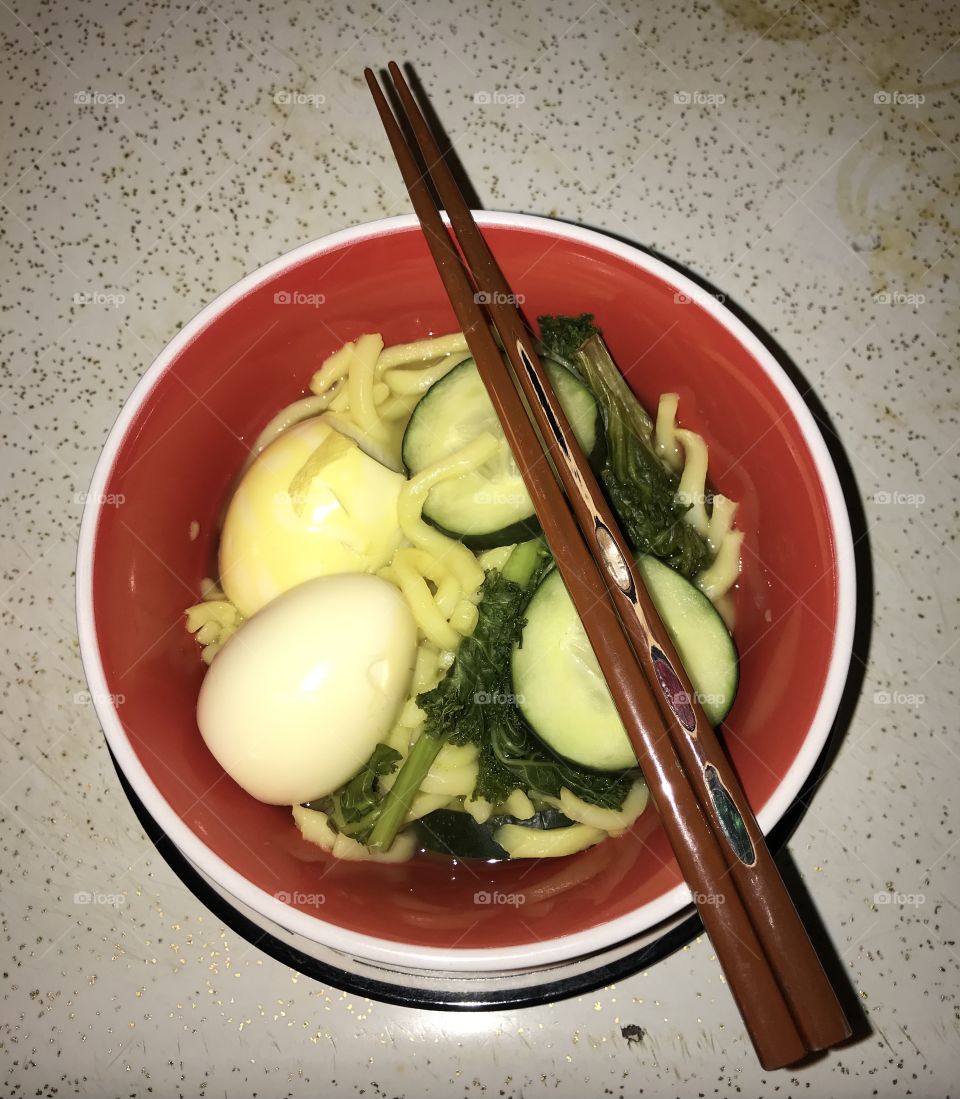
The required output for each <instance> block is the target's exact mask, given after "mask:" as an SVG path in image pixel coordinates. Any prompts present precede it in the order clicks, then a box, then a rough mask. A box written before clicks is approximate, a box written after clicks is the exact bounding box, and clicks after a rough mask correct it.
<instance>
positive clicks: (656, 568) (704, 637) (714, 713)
mask: <svg viewBox="0 0 960 1099" xmlns="http://www.w3.org/2000/svg"><path fill="white" fill-rule="evenodd" d="M637 566H638V568H639V569H640V574H641V575H642V576H643V582H644V583H645V584H646V586H647V591H648V592H649V593H650V598H651V599H652V600H653V605H654V606H655V607H656V608H657V613H658V614H659V615H660V617H661V619H662V620H663V624H664V626H665V627H666V630H667V633H668V634H669V635H670V640H671V641H672V642H673V645H674V648H675V649H676V650H677V654H678V655H679V657H680V661H681V663H682V664H683V666H684V668H685V669H686V672H687V675H688V676H689V677H690V684H691V686H692V687H693V689H694V691H695V692H696V694H697V701H698V702H699V703H700V705H701V706H702V707H703V712H704V713H705V714H706V715H707V720H708V721H709V722H710V724H711V725H719V724H720V722H721V721H723V719H724V718H725V717H726V716H727V714H728V713H729V712H730V707H731V706H732V705H733V700H734V697H735V696H736V693H737V684H738V683H739V681H740V666H739V664H738V663H737V647H736V645H734V643H733V638H732V637H731V636H730V631H729V630H728V629H727V625H726V623H725V622H724V621H723V619H722V618H721V617H720V612H719V611H718V610H717V608H716V607H715V606H714V605H713V604H712V603H711V602H710V600H709V599H708V598H707V597H706V596H705V595H704V594H703V592H702V591H701V590H700V589H699V588H698V587H696V585H695V584H692V583H691V582H690V581H689V580H687V579H686V578H685V577H683V576H681V575H680V573H678V572H675V571H674V570H673V569H672V568H670V566H669V565H665V564H664V563H663V562H662V561H658V560H657V558H656V557H638V558H637Z"/></svg>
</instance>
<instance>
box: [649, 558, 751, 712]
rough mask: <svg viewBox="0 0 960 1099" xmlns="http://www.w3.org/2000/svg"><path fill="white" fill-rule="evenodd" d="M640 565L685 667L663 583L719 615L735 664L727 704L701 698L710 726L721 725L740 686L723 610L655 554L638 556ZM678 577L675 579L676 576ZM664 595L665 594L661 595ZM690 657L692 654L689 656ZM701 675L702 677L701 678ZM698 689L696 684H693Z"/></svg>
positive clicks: (736, 656)
mask: <svg viewBox="0 0 960 1099" xmlns="http://www.w3.org/2000/svg"><path fill="white" fill-rule="evenodd" d="M637 567H638V568H639V569H640V573H641V575H642V576H643V579H644V582H645V583H646V585H647V590H648V591H649V592H650V598H651V599H652V600H653V602H654V605H655V606H657V612H658V613H659V614H660V618H661V621H662V622H663V624H664V628H665V629H666V631H667V633H668V634H669V635H670V640H671V641H672V642H673V645H674V648H675V649H676V650H677V653H678V655H679V656H680V659H681V661H682V662H683V665H684V668H686V667H687V662H688V661H684V651H683V650H684V648H685V647H686V646H685V645H684V643H683V639H682V638H681V637H680V635H679V634H678V630H677V624H676V621H675V620H674V621H671V617H670V615H669V614H665V613H664V611H663V610H661V609H660V606H659V603H658V598H657V592H658V589H659V590H660V591H661V592H662V591H663V590H664V585H666V586H667V587H668V588H669V587H673V589H674V590H675V591H682V592H684V593H685V597H686V599H687V601H688V604H689V603H694V604H699V605H700V607H701V608H702V610H701V611H700V613H702V614H703V615H704V616H707V615H713V616H716V619H717V621H718V622H719V623H720V624H721V625H722V627H723V631H724V636H725V638H726V640H727V641H728V642H729V645H730V655H731V656H732V667H728V671H729V675H730V679H729V682H728V684H726V685H725V690H724V692H723V693H724V694H725V703H717V702H714V701H710V700H701V706H702V707H703V711H704V713H705V714H706V716H707V720H708V721H709V722H710V724H711V725H719V724H720V723H721V722H722V721H723V719H724V718H725V717H726V716H727V714H729V713H730V710H731V708H732V707H733V703H734V700H735V699H736V697H737V689H738V687H739V686H740V661H739V657H738V654H737V649H736V644H735V643H734V641H733V638H732V637H730V634H729V632H728V631H727V628H726V624H725V623H724V622H723V619H721V618H720V612H719V611H718V610H717V609H716V607H714V605H713V604H712V603H711V602H710V600H709V599H708V598H707V597H706V596H705V595H704V594H703V592H702V591H700V589H699V588H698V587H696V585H694V584H692V583H691V582H690V581H689V580H687V579H685V578H684V577H683V576H681V575H680V574H679V573H678V572H674V570H673V569H671V568H670V566H669V565H665V564H664V563H663V562H662V561H659V560H658V559H657V558H655V557H649V556H638V558H637ZM674 578H676V579H674ZM661 598H662V596H661ZM688 660H689V657H688ZM687 677H688V678H689V679H690V680H691V683H692V681H693V676H692V675H691V674H690V672H689V671H687ZM698 678H699V677H698ZM694 687H695V689H696V684H694Z"/></svg>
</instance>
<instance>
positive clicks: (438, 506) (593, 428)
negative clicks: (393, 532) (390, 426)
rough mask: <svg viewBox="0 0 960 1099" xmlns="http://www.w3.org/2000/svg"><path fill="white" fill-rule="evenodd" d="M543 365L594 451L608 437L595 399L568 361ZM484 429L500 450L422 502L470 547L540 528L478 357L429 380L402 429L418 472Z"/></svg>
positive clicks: (436, 521) (411, 469)
mask: <svg viewBox="0 0 960 1099" xmlns="http://www.w3.org/2000/svg"><path fill="white" fill-rule="evenodd" d="M544 366H545V367H546V370H547V372H548V374H549V375H550V381H551V382H552V383H553V387H554V389H555V390H556V393H557V396H558V397H559V399H560V403H561V404H562V405H563V409H564V411H565V412H566V414H567V417H568V418H569V420H570V425H571V427H572V428H573V433H574V435H576V437H577V440H578V441H579V443H580V445H581V447H583V450H584V453H586V454H588V455H592V456H594V457H595V455H594V451H595V450H596V448H597V447H598V445H601V444H602V441H603V429H602V424H601V420H600V408H599V406H598V404H597V402H596V399H595V398H594V396H593V394H592V393H591V392H590V390H589V389H587V387H586V386H585V385H584V384H583V383H582V382H581V381H580V380H579V379H578V378H577V377H576V376H575V375H574V374H573V373H572V371H570V370H568V369H567V368H566V367H565V366H561V365H560V363H557V362H554V361H552V360H550V359H546V360H544ZM484 431H489V432H490V433H491V434H492V435H495V436H497V437H498V438H499V439H500V440H501V446H500V450H499V452H498V453H497V454H495V455H494V457H493V458H492V459H491V460H490V461H489V462H487V463H485V464H484V465H483V466H481V467H480V468H479V469H477V470H475V471H474V472H473V473H469V474H466V475H465V476H463V477H458V478H456V479H455V480H452V481H444V482H441V483H440V484H438V485H435V486H434V487H433V488H432V489H431V490H430V494H429V496H427V499H426V502H425V503H424V507H423V517H424V518H425V519H427V520H428V521H429V522H431V523H432V524H433V525H434V526H436V527H439V528H440V529H441V530H442V531H444V532H445V533H446V534H450V535H452V536H453V537H454V538H459V539H461V540H462V541H463V542H464V543H465V544H466V545H467V546H470V547H471V549H489V548H490V547H492V546H506V545H511V544H512V543H514V542H523V541H526V540H527V539H528V538H534V537H536V535H538V534H539V533H540V523H539V522H538V520H537V517H536V514H535V513H534V510H533V503H532V502H531V500H530V496H529V495H528V493H527V490H526V488H525V487H524V484H523V478H522V477H521V476H520V469H519V467H518V466H517V463H516V461H515V460H514V457H513V454H512V453H511V451H510V447H509V446H508V445H507V440H506V438H505V437H504V434H503V428H502V427H501V426H500V421H499V420H498V419H497V414H496V412H495V411H494V408H493V404H492V403H491V401H490V398H489V396H488V395H487V391H486V388H485V387H484V384H483V381H482V379H481V377H480V372H479V371H478V370H477V364H476V363H475V362H474V360H473V359H467V360H466V361H465V362H462V363H461V364H460V365H459V366H457V367H455V368H454V369H453V370H451V371H450V373H449V374H447V375H445V376H444V377H443V378H441V379H440V381H438V382H436V383H435V384H434V385H432V386H431V387H430V389H429V390H428V391H427V395H426V396H425V397H424V398H423V400H422V401H420V403H419V404H418V405H417V407H416V408H415V409H414V411H413V415H412V416H411V417H410V422H409V423H408V424H407V430H406V432H405V433H404V436H403V447H402V455H403V464H404V465H405V466H406V469H407V472H408V473H409V474H411V475H413V474H416V473H419V472H420V471H421V470H422V469H425V468H426V467H427V466H429V465H432V464H433V463H434V462H437V461H439V460H440V459H441V458H446V457H447V456H448V455H450V454H453V453H454V452H455V451H457V450H460V449H461V448H462V447H464V446H466V445H467V443H469V442H470V441H471V440H472V439H475V438H476V437H477V436H478V435H480V434H481V433H482V432H484Z"/></svg>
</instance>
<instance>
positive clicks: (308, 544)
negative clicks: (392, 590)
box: [220, 419, 404, 617]
mask: <svg viewBox="0 0 960 1099" xmlns="http://www.w3.org/2000/svg"><path fill="white" fill-rule="evenodd" d="M403 483H404V477H403V476H402V475H401V474H399V473H397V472H395V471H394V470H392V469H387V467H386V466H383V465H381V464H380V463H379V462H378V461H376V459H374V458H371V457H370V456H369V455H368V454H366V453H364V451H363V450H361V449H360V447H359V446H358V445H357V443H356V441H355V440H354V439H350V438H347V437H346V436H345V435H342V434H341V433H340V432H338V431H336V430H334V428H333V427H332V426H331V425H330V424H329V423H327V422H324V421H323V420H322V419H311V420H305V421H304V422H303V423H301V424H297V425H296V426H294V427H291V428H289V429H288V430H287V431H285V432H284V433H283V434H282V435H281V436H280V437H279V438H277V439H275V440H274V441H273V442H272V443H271V444H270V445H269V446H268V447H266V449H265V450H264V451H263V452H262V453H261V454H259V455H258V456H257V458H256V460H255V461H254V462H253V464H252V465H251V466H250V468H249V469H248V470H247V472H246V473H245V474H244V475H243V478H242V479H241V481H240V484H239V485H238V486H237V489H236V491H235V492H234V494H233V498H232V499H231V501H230V504H229V507H228V508H227V514H226V518H225V520H224V526H223V533H222V535H221V538H220V579H221V583H222V585H223V590H224V591H225V592H226V594H227V598H228V599H229V600H230V601H231V602H232V603H233V604H234V606H236V607H237V609H238V610H239V611H240V613H241V614H242V615H243V616H244V617H248V616H250V615H252V614H254V613H255V612H256V611H258V610H260V608H261V607H264V606H266V604H267V603H269V602H270V600H271V599H274V598H275V597H276V596H278V595H279V594H280V593H281V592H284V591H287V590H288V589H290V588H292V587H295V586H296V585H297V584H301V583H303V581H305V580H311V579H313V578H314V577H316V576H330V575H333V574H336V573H349V572H375V571H376V570H377V569H379V568H382V567H383V566H384V565H385V564H387V562H388V561H389V560H390V558H391V557H392V556H393V553H394V550H396V548H397V547H398V546H399V545H400V543H401V541H402V540H403V536H402V534H401V532H400V527H399V524H398V522H397V495H398V494H399V492H400V488H401V486H402V485H403Z"/></svg>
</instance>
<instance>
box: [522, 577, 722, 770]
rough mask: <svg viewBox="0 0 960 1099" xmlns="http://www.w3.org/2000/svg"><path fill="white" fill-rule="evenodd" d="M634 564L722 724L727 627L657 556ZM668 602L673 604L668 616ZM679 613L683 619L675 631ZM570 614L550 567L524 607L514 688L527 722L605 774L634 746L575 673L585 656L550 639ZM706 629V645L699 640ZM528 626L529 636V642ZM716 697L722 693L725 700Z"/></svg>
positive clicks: (709, 712) (709, 710) (557, 749)
mask: <svg viewBox="0 0 960 1099" xmlns="http://www.w3.org/2000/svg"><path fill="white" fill-rule="evenodd" d="M638 566H639V567H640V570H641V573H642V575H643V577H644V581H645V583H646V585H647V587H648V590H649V591H650V596H651V599H652V600H653V602H654V604H655V605H656V606H657V609H658V613H659V614H660V617H661V619H662V620H663V622H664V626H665V628H666V630H667V633H668V634H669V635H670V638H671V640H672V641H673V642H674V645H675V647H676V648H677V650H678V653H679V654H680V656H681V659H682V660H683V659H684V657H685V656H686V661H685V663H684V667H687V665H688V664H690V666H691V667H693V669H694V674H690V671H689V668H688V675H690V679H691V681H693V685H694V688H695V690H697V691H699V692H700V695H701V698H700V701H701V705H702V706H703V709H704V712H705V714H706V716H707V718H708V720H709V721H710V722H711V723H712V724H714V725H717V724H719V723H720V722H721V721H722V720H723V718H724V717H725V716H726V714H727V713H728V712H729V710H730V707H731V706H732V704H733V700H734V698H735V696H736V691H737V686H738V683H739V662H738V659H737V652H736V647H735V645H734V643H733V639H732V638H731V637H730V634H729V632H728V631H727V628H726V625H725V624H724V622H723V620H722V618H721V617H720V615H719V612H718V611H717V610H716V608H715V607H714V606H713V604H712V603H711V602H710V601H709V600H708V599H707V597H706V596H705V595H704V594H703V593H702V592H701V591H700V590H699V589H698V588H696V587H695V585H693V584H691V583H690V581H688V580H686V579H685V578H684V577H683V576H681V575H680V574H679V573H676V572H674V570H672V569H671V568H670V567H669V566H668V565H665V564H663V563H662V562H661V561H658V560H656V559H655V558H649V557H647V558H645V557H640V558H639V559H638ZM558 586H559V590H558ZM564 596H566V603H565V604H564V605H562V606H561V605H558V603H557V600H558V599H563V598H564ZM543 601H546V602H543ZM538 603H539V605H538ZM671 607H673V608H674V610H673V614H672V615H671ZM678 615H679V616H680V618H681V619H682V621H680V627H679V634H678V630H677V621H678V618H677V616H678ZM540 616H543V617H540ZM571 616H572V617H571ZM575 616H576V612H575V611H574V609H573V606H572V604H571V603H570V601H569V596H568V595H566V592H565V591H564V590H563V582H562V579H561V578H560V576H559V575H558V574H556V571H555V570H552V571H551V572H550V573H548V574H547V575H546V576H545V577H544V579H543V580H542V581H541V583H540V585H539V587H538V588H537V590H536V592H534V594H533V596H532V598H531V600H530V603H529V605H528V607H527V614H526V617H527V626H525V627H524V635H523V637H522V638H521V643H520V645H519V646H517V647H515V648H514V652H513V658H512V682H513V689H514V692H515V693H516V695H517V697H518V700H522V701H518V705H519V707H520V710H521V712H522V713H523V715H524V718H525V719H526V721H527V723H528V725H529V726H530V728H531V729H532V730H533V731H534V733H536V735H537V736H538V737H539V738H540V739H541V740H542V741H543V743H544V744H545V745H546V746H547V747H548V748H549V749H550V750H551V751H552V752H554V753H555V754H556V755H558V756H560V757H561V758H565V759H569V760H570V761H571V762H573V763H575V764H577V765H579V766H584V767H592V768H594V769H600V770H609V771H614V770H618V769H622V768H623V767H625V766H630V764H629V763H627V762H626V760H627V756H628V753H630V754H632V748H630V747H629V742H625V733H624V730H623V727H622V724H621V723H620V722H619V719H614V717H613V716H612V715H615V711H614V710H613V708H612V703H610V702H609V696H608V698H607V701H606V702H605V703H603V702H601V703H600V705H599V708H598V707H597V704H596V702H597V700H596V697H595V691H596V688H595V686H594V685H593V679H592V677H591V676H590V675H589V674H588V675H587V678H586V679H582V680H581V679H579V678H578V669H580V668H582V665H581V664H580V663H579V661H581V660H582V659H583V657H582V656H581V657H579V658H578V657H577V656H576V655H575V654H576V647H575V648H574V649H568V648H567V647H566V646H565V644H564V643H562V642H560V643H555V642H554V639H555V638H557V639H562V638H564V637H565V634H566V630H567V629H568V628H570V624H571V622H572V620H573V619H574V618H575ZM538 618H539V622H538ZM671 620H672V621H673V625H671ZM531 624H532V625H531ZM704 630H706V645H703V644H702V640H701V638H702V635H703V633H704ZM528 631H532V633H533V639H532V640H531V638H530V636H529V633H528ZM691 638H692V647H693V650H694V653H693V654H691V651H690V649H691V641H690V639H691ZM583 640H584V641H585V638H584V639H583ZM685 640H686V642H687V643H686V645H685V644H684V642H685ZM531 644H533V645H538V644H545V645H546V646H547V648H546V649H545V650H544V657H543V658H536V659H535V658H534V654H533V653H531V650H530V645H531ZM580 644H581V642H580V641H579V640H575V641H574V645H575V646H577V647H579V646H580ZM587 644H588V643H587ZM685 648H686V650H687V651H686V653H685V652H684V649H685ZM525 649H526V651H524V650H525ZM692 655H693V656H694V657H695V660H694V659H692ZM544 659H546V660H551V661H553V662H554V665H555V666H554V669H553V672H552V673H551V671H550V668H548V667H545V666H544V664H543V660H544ZM538 669H542V674H538ZM698 669H699V670H698ZM548 680H549V682H548ZM552 684H555V685H556V686H552ZM581 684H582V689H581ZM705 686H706V687H707V688H708V689H705ZM717 696H722V700H721V699H718V697H717ZM551 710H552V711H553V714H552V715H551ZM551 721H553V725H551ZM580 729H583V730H584V732H583V733H581V732H580ZM633 765H635V761H634V764H633Z"/></svg>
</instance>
